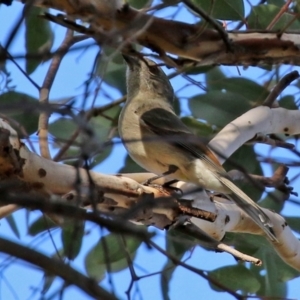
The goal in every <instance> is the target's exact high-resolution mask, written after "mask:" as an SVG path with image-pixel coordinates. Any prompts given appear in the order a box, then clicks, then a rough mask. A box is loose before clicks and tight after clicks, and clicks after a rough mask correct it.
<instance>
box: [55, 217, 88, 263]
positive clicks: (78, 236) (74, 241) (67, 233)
mask: <svg viewBox="0 0 300 300" xmlns="http://www.w3.org/2000/svg"><path fill="white" fill-rule="evenodd" d="M84 225H85V223H84V222H81V221H78V220H76V221H73V220H72V221H69V222H67V224H64V226H63V228H62V232H61V240H62V244H63V247H64V255H65V256H66V257H67V258H68V259H70V260H74V259H75V258H76V256H77V255H78V254H79V252H80V249H81V245H82V240H83V235H84Z"/></svg>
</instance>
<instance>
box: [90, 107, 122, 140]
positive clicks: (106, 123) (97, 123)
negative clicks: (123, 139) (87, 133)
mask: <svg viewBox="0 0 300 300" xmlns="http://www.w3.org/2000/svg"><path fill="white" fill-rule="evenodd" d="M120 111H121V108H120V107H119V106H114V107H112V108H110V109H108V110H106V111H105V112H103V113H102V114H101V115H99V116H97V117H95V118H92V119H91V120H90V124H91V126H92V128H93V130H94V131H95V134H96V136H97V139H98V141H99V142H105V141H107V138H108V135H109V133H110V131H111V128H112V127H117V126H118V119H119V115H120ZM116 132H117V131H116ZM115 136H116V134H115Z"/></svg>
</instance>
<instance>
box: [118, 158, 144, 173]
mask: <svg viewBox="0 0 300 300" xmlns="http://www.w3.org/2000/svg"><path fill="white" fill-rule="evenodd" d="M142 172H146V170H144V169H143V168H142V167H140V166H139V165H138V164H137V163H136V162H135V161H133V160H132V158H131V157H130V156H129V155H128V154H127V155H126V157H125V161H124V166H123V167H122V168H121V169H120V170H119V173H142Z"/></svg>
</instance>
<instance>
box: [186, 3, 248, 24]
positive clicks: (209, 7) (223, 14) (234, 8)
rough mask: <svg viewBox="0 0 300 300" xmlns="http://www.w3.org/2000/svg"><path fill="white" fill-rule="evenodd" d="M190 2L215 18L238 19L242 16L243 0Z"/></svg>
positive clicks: (243, 11)
mask: <svg viewBox="0 0 300 300" xmlns="http://www.w3.org/2000/svg"><path fill="white" fill-rule="evenodd" d="M192 2H193V3H194V4H196V5H197V6H199V7H201V8H202V9H203V10H204V11H206V13H207V14H209V15H210V16H211V17H213V18H216V19H221V20H229V21H239V20H242V19H243V18H244V14H245V8H244V1H243V0H214V1H207V0H192Z"/></svg>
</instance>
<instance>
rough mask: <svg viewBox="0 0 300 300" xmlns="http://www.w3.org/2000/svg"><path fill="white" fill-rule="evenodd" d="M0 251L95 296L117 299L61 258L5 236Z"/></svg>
mask: <svg viewBox="0 0 300 300" xmlns="http://www.w3.org/2000/svg"><path fill="white" fill-rule="evenodd" d="M0 251H1V252H4V253H6V254H8V255H12V256H15V257H18V258H20V259H22V260H25V261H27V262H29V263H31V264H33V265H35V266H39V267H40V268H42V269H44V270H47V271H48V272H51V273H53V274H55V275H57V276H59V277H61V278H62V279H64V280H65V281H66V283H68V284H69V285H70V284H72V285H75V286H77V287H78V288H80V289H81V290H82V291H84V292H85V293H87V294H88V295H90V296H91V297H93V298H96V299H110V300H116V299H117V298H116V297H115V296H114V295H112V294H110V293H108V292H107V291H106V290H104V289H103V288H101V287H100V286H99V285H98V283H97V282H96V281H95V280H93V279H90V278H88V277H87V276H84V275H83V274H81V273H80V272H78V271H76V270H74V269H73V268H71V267H70V266H68V265H66V264H64V263H62V262H61V261H60V260H57V259H51V258H49V257H48V256H46V255H44V254H42V253H40V252H38V251H35V250H33V249H30V248H28V247H25V246H22V245H19V244H17V243H14V242H11V241H9V240H7V239H4V238H0Z"/></svg>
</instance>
